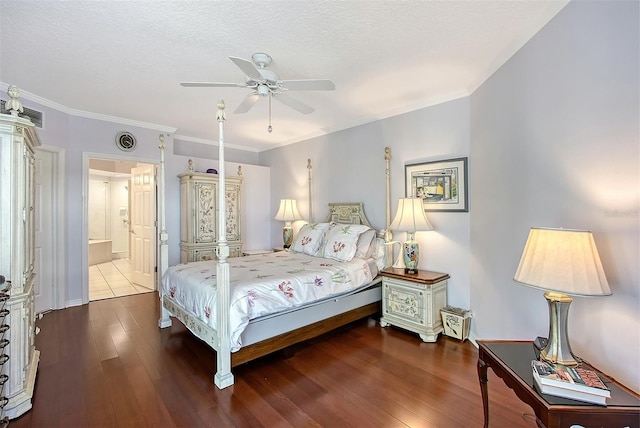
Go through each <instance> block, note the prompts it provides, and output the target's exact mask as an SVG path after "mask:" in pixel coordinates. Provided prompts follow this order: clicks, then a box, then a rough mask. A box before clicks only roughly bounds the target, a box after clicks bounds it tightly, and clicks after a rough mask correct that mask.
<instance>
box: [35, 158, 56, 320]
mask: <svg viewBox="0 0 640 428" xmlns="http://www.w3.org/2000/svg"><path fill="white" fill-rule="evenodd" d="M35 161H36V165H35V166H36V176H35V193H36V194H35V207H36V208H35V222H34V223H35V225H34V227H35V231H34V232H35V265H34V270H35V282H34V284H33V288H34V297H35V311H36V313H41V312H46V311H48V310H50V309H51V308H53V284H54V278H53V264H52V261H53V259H54V257H53V229H52V228H53V225H54V224H55V222H54V221H53V210H52V200H51V198H52V195H53V189H52V184H53V173H52V172H53V153H51V152H48V151H44V150H36V151H35Z"/></svg>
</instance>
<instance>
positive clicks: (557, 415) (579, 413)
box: [477, 340, 640, 428]
mask: <svg viewBox="0 0 640 428" xmlns="http://www.w3.org/2000/svg"><path fill="white" fill-rule="evenodd" d="M477 342H478V379H479V381H480V389H481V391H482V405H483V407H484V428H488V427H489V391H488V387H487V369H488V368H489V367H491V369H493V371H494V373H495V374H496V375H497V376H498V377H500V378H501V379H502V380H503V381H504V383H505V384H506V385H507V386H508V387H509V388H511V389H512V390H513V392H515V394H516V395H517V396H518V398H520V400H522V401H523V402H524V403H526V404H528V405H529V406H531V408H532V409H533V411H534V413H535V414H536V418H537V421H536V422H537V424H538V426H539V427H546V428H568V427H570V426H572V425H581V426H584V427H587V428H590V427H619V428H622V427H629V428H639V427H640V397H638V396H637V395H636V394H634V393H633V392H632V391H630V390H628V389H627V388H625V387H624V386H623V385H621V384H619V383H618V382H616V381H615V380H614V379H611V378H609V377H608V376H607V375H605V374H603V373H602V372H600V371H599V370H598V369H596V368H594V367H592V366H589V365H587V364H585V367H586V368H588V369H591V370H594V371H596V372H597V373H598V374H599V375H600V377H601V378H602V380H603V381H604V383H605V384H606V385H607V387H608V388H609V390H610V391H611V398H609V399H608V400H607V405H606V406H597V405H593V404H589V403H584V402H581V401H575V400H570V399H568V398H561V397H554V396H551V395H546V394H540V393H538V391H537V390H536V389H535V387H534V386H533V385H534V383H533V372H532V369H531V360H534V359H536V354H535V351H534V348H533V342H526V341H524V342H518V341H506V340H478V341H477Z"/></svg>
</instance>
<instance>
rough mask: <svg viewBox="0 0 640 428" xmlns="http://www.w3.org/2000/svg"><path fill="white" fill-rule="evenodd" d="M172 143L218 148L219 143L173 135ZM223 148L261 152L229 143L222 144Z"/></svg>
mask: <svg viewBox="0 0 640 428" xmlns="http://www.w3.org/2000/svg"><path fill="white" fill-rule="evenodd" d="M173 141H174V143H175V142H176V141H186V142H189V143H198V144H207V145H209V146H220V143H219V142H218V141H216V140H208V139H206V138H196V137H187V136H186V135H173ZM224 147H225V148H227V149H236V150H242V151H244V152H254V153H259V152H260V151H261V150H258V149H256V148H253V147H247V146H239V145H237V144H229V143H224Z"/></svg>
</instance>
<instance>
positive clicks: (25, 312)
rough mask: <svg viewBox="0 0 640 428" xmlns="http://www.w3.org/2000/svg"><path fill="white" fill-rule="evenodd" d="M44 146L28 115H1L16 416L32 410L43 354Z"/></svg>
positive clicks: (8, 390) (7, 367)
mask: <svg viewBox="0 0 640 428" xmlns="http://www.w3.org/2000/svg"><path fill="white" fill-rule="evenodd" d="M38 145H40V141H39V139H38V136H37V134H36V132H35V127H34V125H33V124H32V123H31V121H30V120H28V119H23V118H20V117H17V116H12V115H6V114H0V194H1V195H2V198H1V199H0V275H4V276H5V278H6V280H7V282H8V281H10V282H11V290H10V291H9V294H10V298H9V300H8V301H7V302H6V309H8V311H9V313H8V315H7V316H6V317H5V318H4V320H3V323H4V324H6V325H9V330H8V331H7V332H6V334H5V337H7V338H8V339H9V344H7V345H6V346H5V347H4V349H3V351H2V353H3V354H6V355H7V356H8V357H9V359H8V360H7V361H6V363H5V364H4V365H3V366H2V372H3V373H4V374H6V375H8V376H9V379H8V380H7V382H6V383H5V385H4V390H3V395H4V396H6V397H7V398H8V399H9V402H8V403H7V405H6V406H5V408H4V413H5V415H6V416H8V417H9V418H15V417H18V416H20V415H22V414H23V413H24V412H26V411H27V410H29V409H31V397H32V396H33V387H34V384H35V380H36V371H37V369H38V360H39V355H40V353H39V352H38V351H36V349H35V313H34V305H33V299H34V297H33V284H34V261H35V253H34V243H35V242H34V239H35V230H34V225H35V209H36V207H35V206H34V202H35V190H34V177H35V156H34V148H35V147H36V146H38Z"/></svg>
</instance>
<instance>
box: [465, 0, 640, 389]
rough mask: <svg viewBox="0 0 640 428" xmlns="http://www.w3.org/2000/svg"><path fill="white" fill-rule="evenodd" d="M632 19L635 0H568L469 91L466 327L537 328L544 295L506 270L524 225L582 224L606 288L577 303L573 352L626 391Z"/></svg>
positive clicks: (639, 321) (632, 331)
mask: <svg viewBox="0 0 640 428" xmlns="http://www.w3.org/2000/svg"><path fill="white" fill-rule="evenodd" d="M638 16H639V8H638V2H637V1H614V2H605V1H588V2H587V1H573V2H571V3H569V5H568V6H566V7H565V8H564V9H563V10H562V11H560V13H559V14H558V15H557V16H556V17H555V18H554V19H553V20H552V21H551V22H550V23H549V24H547V26H546V27H545V28H543V29H542V31H540V32H539V33H538V34H537V35H536V36H535V37H534V38H533V39H532V40H531V41H530V42H529V43H528V44H527V45H525V46H524V47H523V48H522V49H521V50H520V51H519V52H518V53H517V54H516V55H515V56H514V57H513V58H512V59H511V60H510V61H509V62H508V63H507V64H506V65H504V66H503V67H502V68H501V69H500V70H499V71H498V72H497V73H495V74H494V75H493V76H492V77H491V78H490V79H489V80H488V81H487V82H485V83H484V85H482V87H480V88H479V89H478V90H477V91H476V92H475V93H474V94H473V95H472V97H471V159H472V162H471V179H472V182H473V187H472V189H471V195H472V196H471V205H472V207H473V214H472V216H471V258H472V269H471V303H472V306H473V309H474V313H475V316H476V317H475V318H476V322H475V325H474V330H475V334H476V336H477V337H482V338H496V339H501V338H502V339H507V338H509V339H531V338H532V337H534V336H537V335H539V336H547V333H548V315H547V314H548V310H547V304H546V300H545V299H544V297H543V293H542V292H541V291H540V290H536V289H532V288H528V287H525V286H522V285H519V284H518V283H516V282H514V281H513V279H512V278H513V275H514V273H515V270H516V267H517V265H518V261H519V259H520V255H521V253H522V249H523V247H524V243H525V241H526V239H527V235H528V232H529V228H530V227H532V226H543V227H565V228H573V229H587V230H591V231H592V232H593V234H594V237H595V241H596V245H597V246H598V250H599V252H600V256H601V259H602V263H603V265H604V269H605V273H606V275H607V278H608V280H609V283H610V287H611V290H612V292H613V296H611V297H606V298H580V297H577V298H575V299H574V302H573V303H572V305H571V310H570V319H569V336H570V337H571V344H572V348H573V350H574V352H575V353H576V354H577V355H580V356H583V357H584V358H586V359H587V360H589V361H591V362H592V363H593V364H595V365H596V366H598V367H599V368H601V369H603V370H605V371H606V372H608V373H609V374H611V375H612V376H614V377H615V378H617V379H619V380H622V381H624V382H625V383H626V384H627V385H628V386H630V387H632V388H634V389H635V390H636V391H638V390H640V364H639V363H638V362H639V361H640V283H639V270H638V265H639V263H638V260H640V255H639V247H638V244H639V237H640V228H639V200H640V198H639V190H638V189H639V183H640V180H639V170H640V168H639V156H640V150H639V140H640V134H639V119H638V118H639V117H640V116H639V115H640V111H639V108H638V104H639V100H640V94H639V89H638V77H639V75H640V70H639V57H638V52H639V39H640V36H639V35H640V29H639V25H638ZM497 309H499V310H497Z"/></svg>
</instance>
